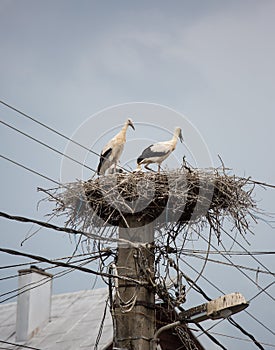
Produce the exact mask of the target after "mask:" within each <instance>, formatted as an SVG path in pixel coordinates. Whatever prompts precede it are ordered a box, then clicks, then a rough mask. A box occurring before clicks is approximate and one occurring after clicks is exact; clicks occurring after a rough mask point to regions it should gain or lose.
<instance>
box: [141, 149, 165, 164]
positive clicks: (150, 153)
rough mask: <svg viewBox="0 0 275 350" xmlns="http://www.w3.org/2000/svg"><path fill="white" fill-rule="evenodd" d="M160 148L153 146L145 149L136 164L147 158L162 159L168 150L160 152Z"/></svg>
mask: <svg viewBox="0 0 275 350" xmlns="http://www.w3.org/2000/svg"><path fill="white" fill-rule="evenodd" d="M161 148H162V145H161V144H154V145H150V146H149V147H147V148H145V150H144V151H143V152H142V153H141V155H140V156H139V157H138V159H137V163H138V164H139V163H140V162H142V161H143V160H144V159H147V158H153V157H162V156H164V155H166V154H167V153H168V152H169V150H166V149H163V150H162V149H161Z"/></svg>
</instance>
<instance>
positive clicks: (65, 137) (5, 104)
mask: <svg viewBox="0 0 275 350" xmlns="http://www.w3.org/2000/svg"><path fill="white" fill-rule="evenodd" d="M0 103H1V104H3V105H4V106H6V107H8V108H9V109H11V110H13V111H15V112H16V113H19V114H20V115H22V116H23V117H25V118H27V119H29V120H31V121H32V122H34V123H36V124H38V125H40V126H42V127H44V128H46V129H48V130H49V131H51V132H53V133H55V134H56V135H58V136H60V137H62V138H63V139H65V140H67V141H69V142H72V143H74V144H75V145H77V146H79V147H81V148H83V149H85V150H86V151H88V152H90V153H92V154H94V155H96V156H98V157H101V155H100V154H99V153H97V152H95V151H93V150H91V149H90V148H88V147H86V146H84V145H82V144H81V143H79V142H77V141H75V140H73V139H71V138H70V137H68V136H66V135H64V134H62V133H61V132H59V131H57V130H55V129H54V128H52V127H50V126H48V125H46V124H44V123H42V122H40V121H39V120H37V119H35V118H34V117H32V116H30V115H29V114H26V113H24V112H22V111H20V110H19V109H17V108H15V107H13V106H11V105H10V104H8V103H6V102H4V101H1V100H0ZM117 167H118V168H120V169H123V170H124V171H126V172H129V170H128V169H126V168H124V167H122V166H121V165H119V164H118V165H117ZM93 171H95V170H93Z"/></svg>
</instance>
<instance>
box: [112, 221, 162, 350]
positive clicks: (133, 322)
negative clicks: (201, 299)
mask: <svg viewBox="0 0 275 350" xmlns="http://www.w3.org/2000/svg"><path fill="white" fill-rule="evenodd" d="M127 222H128V225H129V228H121V227H120V228H119V238H122V239H125V240H128V241H130V242H132V243H135V246H133V244H128V243H121V242H120V243H119V247H118V260H117V264H116V266H117V274H118V275H119V276H126V277H130V278H132V279H135V280H137V281H140V282H141V283H144V284H141V285H138V284H136V283H134V282H130V281H125V280H121V279H120V280H118V282H117V283H118V286H117V293H116V296H115V303H114V335H115V336H114V348H117V349H127V350H128V349H129V350H141V349H142V350H150V342H151V340H152V339H153V337H154V332H155V308H154V306H155V292H154V290H153V288H148V275H147V276H146V275H145V274H144V271H143V269H140V265H141V264H142V266H143V267H144V266H145V267H146V270H147V271H148V274H150V273H152V278H153V273H154V251H153V248H152V243H153V242H154V226H153V224H152V223H149V224H146V222H137V220H136V219H135V218H133V217H131V218H127ZM137 225H139V227H136V226H137ZM138 243H141V244H142V245H140V246H139V247H138Z"/></svg>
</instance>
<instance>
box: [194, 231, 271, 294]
mask: <svg viewBox="0 0 275 350" xmlns="http://www.w3.org/2000/svg"><path fill="white" fill-rule="evenodd" d="M199 236H200V237H201V238H202V239H203V240H204V241H205V242H207V244H209V246H211V247H212V248H213V249H215V250H217V251H218V249H217V248H216V247H215V246H214V245H213V244H212V243H211V242H208V240H207V239H206V238H205V237H203V235H201V234H199ZM229 236H230V235H229ZM221 255H222V256H223V257H224V259H226V260H227V261H229V263H231V265H232V266H234V267H235V268H236V269H237V270H238V271H240V272H241V273H242V274H243V275H244V276H245V277H246V278H248V279H249V280H250V281H251V282H252V283H253V284H255V285H256V286H257V288H259V289H261V290H262V288H261V287H260V286H259V285H258V284H257V283H256V282H255V281H254V280H253V279H252V278H251V277H250V276H248V275H247V274H246V273H245V272H244V271H242V269H240V268H239V267H238V266H237V265H235V264H234V263H233V262H232V261H231V260H230V259H229V258H228V257H227V256H226V255H224V254H222V253H221ZM253 258H254V259H256V258H255V257H253ZM256 260H257V261H258V259H256ZM261 265H262V264H261ZM263 266H264V265H263ZM264 268H265V269H266V270H267V271H268V272H270V273H271V271H270V270H269V269H267V267H265V266H264ZM263 292H264V293H265V294H266V295H268V296H269V297H270V298H271V299H272V300H273V301H275V298H274V297H273V296H272V295H270V294H269V293H268V292H267V291H265V290H263Z"/></svg>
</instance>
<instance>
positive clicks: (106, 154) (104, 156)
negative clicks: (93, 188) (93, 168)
mask: <svg viewBox="0 0 275 350" xmlns="http://www.w3.org/2000/svg"><path fill="white" fill-rule="evenodd" d="M111 152H112V148H108V149H107V151H105V152H104V153H101V155H100V160H99V164H98V167H97V175H99V174H100V169H101V167H102V165H103V163H104V161H105V160H106V159H108V157H109V155H110V154H111Z"/></svg>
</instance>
